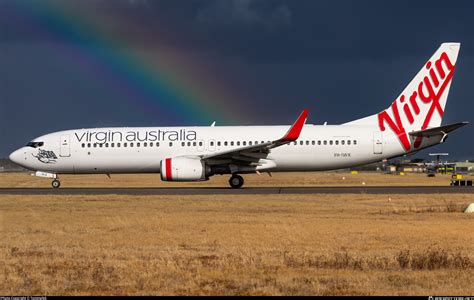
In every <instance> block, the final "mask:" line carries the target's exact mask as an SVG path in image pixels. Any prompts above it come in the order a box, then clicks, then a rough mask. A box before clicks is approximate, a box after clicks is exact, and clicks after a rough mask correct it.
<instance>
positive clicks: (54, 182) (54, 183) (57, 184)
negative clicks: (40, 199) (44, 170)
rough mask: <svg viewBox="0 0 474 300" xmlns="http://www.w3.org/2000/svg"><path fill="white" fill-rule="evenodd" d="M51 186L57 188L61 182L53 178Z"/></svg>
mask: <svg viewBox="0 0 474 300" xmlns="http://www.w3.org/2000/svg"><path fill="white" fill-rule="evenodd" d="M51 186H52V187H53V188H55V189H58V188H59V187H60V186H61V182H60V181H59V180H58V179H54V180H53V182H51Z"/></svg>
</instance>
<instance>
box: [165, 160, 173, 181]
mask: <svg viewBox="0 0 474 300" xmlns="http://www.w3.org/2000/svg"><path fill="white" fill-rule="evenodd" d="M165 167H166V180H167V181H172V180H173V178H172V176H171V158H167V159H166V161H165Z"/></svg>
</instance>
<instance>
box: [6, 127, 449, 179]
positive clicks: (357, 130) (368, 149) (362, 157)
mask: <svg viewBox="0 0 474 300" xmlns="http://www.w3.org/2000/svg"><path fill="white" fill-rule="evenodd" d="M288 128H289V126H219V127H211V126H209V127H141V128H96V129H77V130H68V131H61V132H56V133H51V134H47V135H44V136H41V137H38V138H36V139H35V140H34V142H41V143H42V144H41V146H37V147H28V146H27V147H23V148H20V149H19V150H17V151H15V152H14V153H12V155H11V156H10V158H11V159H12V160H13V161H15V162H16V163H18V164H20V165H22V166H24V167H26V168H28V169H31V170H35V171H43V172H49V173H54V174H91V173H92V174H94V173H102V174H112V173H158V172H160V162H161V161H162V160H164V159H166V158H173V157H181V156H189V157H199V156H203V155H206V154H212V153H218V152H221V151H226V150H231V149H238V148H242V147H245V146H250V145H255V144H256V143H264V142H268V141H272V140H276V139H278V138H279V137H281V136H282V134H283V133H285V132H286V131H287V130H288ZM440 140H441V139H440V138H431V139H424V141H423V144H422V145H421V147H420V148H419V149H417V150H420V149H422V148H426V147H429V146H432V145H435V144H438V143H439V142H440ZM406 153H407V152H406V151H405V150H404V149H403V147H402V145H401V144H400V142H399V140H398V139H397V138H396V136H395V135H393V134H392V133H391V132H390V133H388V132H382V131H380V130H379V128H378V127H375V126H353V125H327V126H319V125H309V124H307V125H305V126H304V127H303V130H302V131H301V135H300V136H299V138H298V140H297V141H296V142H291V143H289V144H287V145H283V146H281V147H277V148H274V149H272V150H271V152H270V153H269V155H268V157H267V160H270V161H272V162H273V163H274V164H272V167H271V168H270V169H267V170H265V171H271V172H279V171H322V170H334V169H341V168H348V167H352V166H357V165H363V164H367V163H372V162H377V161H381V160H383V159H386V158H392V157H396V156H400V155H403V154H406ZM239 173H246V172H239Z"/></svg>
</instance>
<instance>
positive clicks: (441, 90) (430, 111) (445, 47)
mask: <svg viewBox="0 0 474 300" xmlns="http://www.w3.org/2000/svg"><path fill="white" fill-rule="evenodd" d="M460 47H461V44H460V43H443V44H441V46H440V47H439V48H438V50H437V51H436V52H435V53H434V54H433V56H432V57H431V58H430V59H429V60H428V62H427V63H426V64H425V65H424V66H423V67H422V68H421V70H420V71H419V72H418V74H417V75H416V76H415V77H414V78H413V80H412V81H411V82H410V83H409V84H408V85H407V87H406V88H405V89H404V90H403V91H402V93H401V94H400V95H399V96H398V97H397V99H396V100H395V101H393V103H392V104H391V105H390V107H389V108H387V109H385V110H383V111H382V112H380V113H378V114H375V115H372V116H369V117H365V118H362V119H359V120H355V121H352V122H349V123H345V124H344V125H372V126H378V127H379V128H380V130H381V131H389V132H393V134H395V135H396V136H398V138H399V139H400V142H401V143H402V145H403V147H404V148H405V150H407V151H408V150H409V149H410V148H411V146H412V145H411V142H410V139H409V136H408V133H409V132H413V131H420V130H426V129H428V128H433V127H439V126H441V121H442V120H443V115H444V111H445V107H446V102H447V100H448V94H449V89H450V87H451V82H452V78H453V74H454V69H455V67H456V61H457V58H458V54H459V49H460ZM421 139H422V138H421V137H419V138H417V139H416V140H415V141H414V145H413V146H414V148H418V147H419V145H420V143H421Z"/></svg>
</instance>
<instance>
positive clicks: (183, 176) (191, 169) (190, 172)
mask: <svg viewBox="0 0 474 300" xmlns="http://www.w3.org/2000/svg"><path fill="white" fill-rule="evenodd" d="M206 173H208V172H206V164H205V163H204V162H203V161H202V160H201V159H200V158H190V157H174V158H166V159H163V160H162V161H161V163H160V174H161V180H163V181H203V180H208V179H209V178H208V176H207V174H206Z"/></svg>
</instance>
